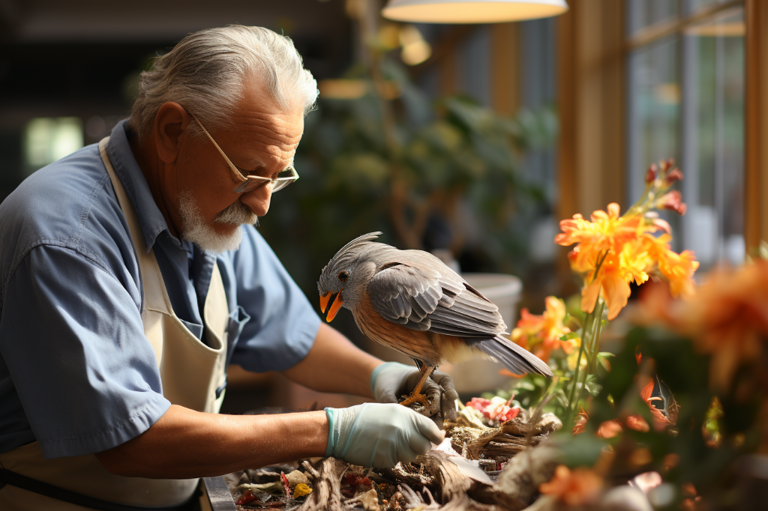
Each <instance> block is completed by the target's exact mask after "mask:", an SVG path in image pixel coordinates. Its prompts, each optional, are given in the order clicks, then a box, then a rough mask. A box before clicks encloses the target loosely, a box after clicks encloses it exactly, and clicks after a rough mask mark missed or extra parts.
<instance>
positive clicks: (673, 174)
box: [667, 168, 683, 184]
mask: <svg viewBox="0 0 768 511" xmlns="http://www.w3.org/2000/svg"><path fill="white" fill-rule="evenodd" d="M682 179H683V173H682V172H681V171H680V169H677V168H675V169H672V170H670V171H669V172H667V184H672V183H674V182H675V181H681V180H682Z"/></svg>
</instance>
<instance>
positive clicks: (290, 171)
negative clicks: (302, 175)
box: [190, 114, 299, 193]
mask: <svg viewBox="0 0 768 511" xmlns="http://www.w3.org/2000/svg"><path fill="white" fill-rule="evenodd" d="M190 115H192V117H193V118H194V119H195V121H197V124H199V125H200V127H201V128H202V129H203V133H205V134H206V135H208V138H209V139H210V140H211V142H213V145H214V146H216V149H218V150H219V152H220V153H221V155H222V156H223V157H224V159H225V160H226V162H227V164H228V165H229V169H230V170H231V171H232V175H233V176H235V179H236V180H237V181H242V182H241V183H240V184H239V185H237V187H235V193H247V192H250V191H253V190H255V189H256V188H258V187H259V186H261V185H263V184H268V183H272V193H275V192H276V191H278V190H282V189H283V188H285V187H286V186H288V185H289V184H291V183H293V182H294V181H296V180H297V179H299V173H298V172H296V169H294V168H293V167H286V168H284V169H283V170H281V171H280V172H278V173H277V175H276V176H275V177H271V178H269V177H264V176H257V175H254V174H248V172H250V171H248V170H245V169H241V168H240V167H238V166H237V165H235V164H234V163H232V160H230V159H229V157H228V156H227V155H226V154H224V151H222V150H221V147H219V144H217V143H216V141H215V140H214V139H213V137H212V136H211V134H210V133H208V130H206V129H205V126H203V125H202V123H201V122H200V121H198V120H197V117H195V116H194V114H190Z"/></svg>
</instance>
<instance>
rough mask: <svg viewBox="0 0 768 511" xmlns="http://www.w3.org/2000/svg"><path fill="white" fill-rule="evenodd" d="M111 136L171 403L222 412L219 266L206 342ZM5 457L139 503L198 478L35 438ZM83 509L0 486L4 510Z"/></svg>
mask: <svg viewBox="0 0 768 511" xmlns="http://www.w3.org/2000/svg"><path fill="white" fill-rule="evenodd" d="M108 140H109V138H108V137H107V138H105V139H103V140H102V141H101V142H100V143H99V150H100V152H101V158H102V160H103V161H104V165H105V166H106V167H107V171H108V172H109V177H110V179H111V180H112V185H113V186H114V189H115V193H116V195H117V198H118V201H119V202H120V206H121V207H122V209H123V213H124V214H125V218H126V220H127V222H128V226H129V228H130V230H131V236H132V237H133V242H134V245H135V247H136V255H137V257H138V260H139V268H140V270H141V280H142V282H143V284H144V310H143V311H142V314H141V319H142V321H143V323H144V333H145V335H146V337H147V339H149V342H150V343H151V344H152V347H153V348H154V350H155V355H157V363H158V366H159V368H160V377H161V379H162V383H163V395H164V396H165V397H166V398H167V399H168V400H169V401H170V402H171V403H173V404H178V405H181V406H185V407H187V408H192V409H194V410H198V411H203V412H210V413H218V411H219V409H220V408H221V402H222V401H223V399H224V393H223V392H222V393H221V396H219V397H218V398H217V397H216V389H217V388H223V385H224V382H225V378H226V376H225V362H226V348H227V346H226V341H225V339H226V337H225V333H226V326H227V323H228V318H229V314H228V310H227V300H226V295H225V293H224V284H223V283H222V280H221V275H220V274H219V270H218V267H217V266H216V265H214V267H213V276H212V278H211V284H210V287H209V289H208V296H207V297H206V300H205V305H204V307H203V320H204V324H205V334H204V335H205V336H206V337H205V338H206V340H207V341H208V345H207V346H206V345H205V344H204V343H202V342H200V340H198V339H197V337H195V336H194V335H193V334H192V332H190V331H189V330H188V329H187V328H186V327H185V326H184V324H183V323H182V322H181V321H180V320H179V318H178V317H176V315H175V314H174V313H173V309H172V307H171V302H170V299H169V298H168V292H167V290H166V288H165V283H164V282H163V277H162V275H161V273H160V268H159V266H158V265H157V259H156V258H155V254H154V252H151V251H150V252H149V253H148V252H147V249H146V244H145V243H144V236H143V235H142V231H141V227H140V225H139V221H138V218H137V216H136V212H135V211H134V209H133V205H132V204H131V201H130V200H129V199H128V196H127V195H126V193H125V189H124V188H123V185H122V184H121V183H120V180H119V179H118V178H117V175H116V174H115V171H114V169H113V168H112V164H111V163H110V161H109V157H108V156H107V151H106V146H107V141H108ZM0 465H2V467H3V468H5V469H8V470H12V471H14V472H17V473H19V474H23V475H26V476H28V477H32V478H34V479H37V480H39V481H43V482H46V483H49V484H52V485H54V486H58V487H60V488H65V489H68V490H71V491H74V492H77V493H80V494H83V495H88V496H91V497H94V498H97V499H101V500H106V501H110V502H118V503H121V504H129V505H134V506H148V507H152V506H171V505H176V504H181V503H183V502H185V501H186V500H187V499H188V498H189V497H190V496H191V495H192V494H193V492H194V490H195V488H196V486H197V484H198V481H199V480H198V479H145V478H140V477H122V476H117V475H114V474H112V473H110V472H108V471H107V470H106V469H104V467H103V466H102V465H101V463H99V461H98V460H97V459H96V457H95V456H94V455H86V456H74V457H67V458H54V459H51V460H46V459H45V458H43V455H42V451H41V449H40V446H39V444H38V443H37V442H34V443H32V444H28V445H24V446H22V447H19V448H17V449H14V450H12V451H10V452H6V453H2V454H0ZM40 509H46V510H56V511H59V510H60V511H76V510H77V511H82V510H85V509H87V508H84V507H81V506H76V505H73V504H69V503H66V502H62V501H59V500H55V499H51V498H49V497H44V496H42V495H39V494H36V493H32V492H29V491H26V490H22V489H19V488H16V487H13V486H10V485H7V486H5V487H4V488H2V489H0V510H2V511H17V510H18V511H22V510H23V511H30V510H40Z"/></svg>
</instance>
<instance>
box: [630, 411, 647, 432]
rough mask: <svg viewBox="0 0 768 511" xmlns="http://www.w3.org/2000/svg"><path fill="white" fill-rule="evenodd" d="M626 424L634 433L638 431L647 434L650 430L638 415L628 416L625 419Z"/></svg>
mask: <svg viewBox="0 0 768 511" xmlns="http://www.w3.org/2000/svg"><path fill="white" fill-rule="evenodd" d="M626 422H627V427H628V428H629V429H634V430H635V431H640V432H641V433H647V432H648V431H650V429H651V427H650V426H649V425H648V423H647V422H646V421H645V419H643V418H642V416H640V415H630V416H629V417H627V421H626Z"/></svg>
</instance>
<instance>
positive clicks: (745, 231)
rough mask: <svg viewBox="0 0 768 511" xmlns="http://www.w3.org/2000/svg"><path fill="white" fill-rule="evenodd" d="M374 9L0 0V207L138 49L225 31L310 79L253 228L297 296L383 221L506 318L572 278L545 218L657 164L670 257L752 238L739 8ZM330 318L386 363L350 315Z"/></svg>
mask: <svg viewBox="0 0 768 511" xmlns="http://www.w3.org/2000/svg"><path fill="white" fill-rule="evenodd" d="M383 5H384V2H382V1H380V0H281V1H280V2H267V1H260V2H254V1H245V0H219V1H218V2H202V1H198V0H184V1H181V0H155V1H152V2H150V1H147V0H134V1H132V2H122V3H114V4H110V5H105V3H104V2H96V1H93V0H69V1H67V2H54V1H52V0H0V90H1V91H2V94H0V200H1V199H2V198H4V197H5V196H7V195H8V194H9V193H10V192H11V191H12V190H13V189H14V188H15V187H16V186H17V185H18V184H19V183H20V182H21V181H22V180H23V179H24V178H25V177H27V176H29V175H30V174H31V173H33V172H35V171H36V170H37V169H39V168H41V167H43V166H45V165H47V164H49V163H51V162H53V161H55V160H57V159H59V158H61V157H62V156H65V155H67V154H69V153H71V152H73V151H75V150H77V149H79V148H80V147H82V146H83V145H87V144H92V143H96V142H98V141H99V140H100V139H101V138H102V137H104V136H107V135H108V134H109V132H110V130H111V129H112V127H113V126H114V125H115V124H116V123H117V122H118V121H119V120H120V119H123V118H125V117H126V116H127V115H128V113H129V111H130V105H131V103H132V100H133V96H134V94H135V90H136V83H137V77H138V74H139V73H140V72H141V71H142V70H144V69H147V68H148V66H150V64H151V62H152V59H153V57H155V56H157V55H159V54H163V53H164V52H167V51H168V50H169V49H170V48H172V47H173V45H174V44H175V43H176V42H178V41H179V40H180V39H181V38H183V37H184V36H185V35H186V34H188V33H190V32H194V31H196V30H199V29H203V28H207V27H213V26H222V25H227V24H232V23H239V24H245V25H259V26H264V27H267V28H270V29H273V30H275V31H277V32H280V33H283V34H285V35H287V36H289V37H290V38H291V39H292V40H293V41H294V43H295V45H296V47H297V49H298V51H299V53H300V54H301V55H302V56H303V58H304V62H305V65H306V67H307V68H308V69H309V70H310V71H311V72H312V73H313V74H314V76H315V78H316V79H317V80H318V83H319V88H320V99H319V102H318V107H317V109H316V110H315V111H314V112H312V113H310V114H309V115H308V117H307V119H306V129H305V136H304V139H303V140H302V143H301V145H300V146H299V151H298V154H297V156H296V168H297V170H298V172H299V174H300V175H301V180H300V181H299V182H298V183H297V185H295V186H292V187H289V188H287V189H286V190H285V191H283V192H281V193H280V194H279V195H278V196H277V197H275V200H273V203H272V209H271V210H270V213H269V215H267V216H266V217H265V218H264V219H263V220H262V222H261V226H260V228H259V229H260V231H261V232H262V234H263V235H264V236H265V238H266V239H267V240H268V241H269V243H270V244H271V245H272V247H273V248H274V250H275V252H276V253H277V254H278V256H279V257H280V258H281V260H282V261H283V263H284V264H285V266H286V267H287V268H288V270H289V272H290V273H291V274H292V275H293V276H294V278H295V279H296V281H297V282H298V284H299V285H300V286H301V287H302V289H304V290H305V292H306V294H307V296H308V297H309V299H310V300H311V301H313V303H314V302H315V301H316V300H317V298H316V296H317V291H316V285H315V282H316V279H317V277H318V276H319V274H320V271H321V269H322V267H323V266H324V265H325V263H326V262H327V261H328V259H329V258H330V257H331V256H333V254H334V253H335V252H336V250H337V249H338V248H340V247H341V246H342V245H343V244H344V243H346V242H347V241H349V240H350V239H352V238H353V237H355V236H358V235H360V234H362V233H365V232H369V231H374V230H381V231H383V233H384V234H383V236H382V241H384V242H387V243H390V244H393V245H396V246H398V247H400V248H422V249H425V250H431V251H435V252H436V253H438V254H440V255H441V257H443V258H444V259H445V260H446V261H448V262H450V263H451V264H455V265H457V267H459V268H460V269H461V270H462V271H463V272H467V273H469V274H476V273H479V274H483V275H479V276H476V278H479V279H480V280H482V282H483V285H484V286H485V287H486V289H488V291H487V292H488V293H489V295H491V294H493V293H498V296H495V297H494V298H495V299H498V300H502V301H504V303H505V304H506V303H508V304H509V305H508V306H507V305H505V307H507V308H506V309H505V311H506V312H505V315H506V316H507V317H506V318H505V319H507V323H508V325H509V326H510V328H511V327H513V326H514V323H515V322H516V320H517V312H518V310H519V308H520V307H523V306H526V307H529V309H530V310H531V312H534V313H539V312H541V310H542V309H543V307H544V300H543V299H544V297H545V296H547V295H551V294H558V295H560V296H567V295H568V294H569V292H572V291H575V290H576V283H575V281H573V280H572V277H571V274H570V271H569V269H568V266H567V260H566V258H565V253H566V252H567V250H566V249H563V248H561V247H557V246H556V245H555V244H554V243H553V238H554V236H555V235H556V234H557V232H559V228H558V222H559V220H560V219H563V218H569V217H571V216H572V215H573V214H574V213H582V214H584V215H585V216H587V215H589V214H590V213H591V212H592V211H594V210H596V209H605V207H606V205H607V204H608V203H609V202H618V203H619V204H621V205H622V207H623V209H626V208H628V207H629V205H631V204H632V203H634V201H635V200H636V199H637V198H638V197H639V196H640V194H641V193H642V191H643V187H644V182H643V176H644V173H645V169H646V168H647V167H648V166H649V165H650V164H651V163H653V162H656V161H658V160H660V159H667V158H674V159H675V160H676V161H677V162H678V164H679V165H680V168H681V170H682V171H683V173H684V174H685V179H684V181H683V182H682V192H683V198H684V200H685V202H686V203H687V204H688V213H687V214H686V215H685V216H684V217H676V216H674V217H673V216H672V215H670V216H669V218H667V220H668V221H670V222H671V223H672V226H673V233H674V239H675V243H676V246H675V247H673V248H675V250H678V251H680V250H683V249H691V250H694V251H695V253H696V256H697V258H698V259H699V261H701V263H702V270H701V272H706V270H707V269H709V268H712V267H713V266H715V265H717V264H719V263H722V262H730V263H734V264H736V263H739V262H741V261H742V260H743V259H744V257H745V255H746V253H747V251H748V249H749V247H752V246H755V245H756V244H757V241H758V240H759V239H761V238H762V239H766V238H768V236H766V230H768V213H766V211H768V206H765V205H763V204H762V202H763V201H762V200H761V198H762V196H764V194H763V193H762V190H763V189H764V187H765V186H766V185H765V182H766V181H768V178H767V177H766V176H768V170H766V164H767V163H768V156H767V155H766V154H765V152H766V149H765V147H766V146H768V143H765V142H763V143H761V141H765V140H766V138H768V137H766V133H768V128H766V126H768V114H766V107H765V104H766V103H768V102H766V101H762V102H761V101H760V98H761V97H762V94H761V92H760V91H761V90H765V86H766V85H768V83H766V82H768V78H766V77H765V76H764V75H765V72H764V71H762V70H761V66H759V63H760V62H761V60H760V58H759V56H760V55H763V60H762V62H763V65H762V68H765V67H766V66H765V65H764V63H765V58H768V57H766V55H768V49H766V47H768V44H767V43H766V38H768V35H766V34H768V25H767V24H766V15H765V7H763V8H762V11H761V9H760V7H759V0H568V5H569V7H570V9H569V11H568V12H567V13H565V14H563V15H561V16H557V17H554V18H546V19H539V20H530V21H522V22H516V23H500V24H488V25H482V24H481V25H450V24H449V25H438V24H409V23H398V22H393V21H389V20H386V19H384V18H382V17H381V16H380V11H381V8H382V7H383ZM761 13H762V14H761ZM761 27H762V33H763V35H762V38H761V36H760V30H759V29H760V28H761ZM748 28H749V29H748ZM760 51H762V52H763V53H762V54H761V53H759V52H760ZM750 62H751V63H752V64H750ZM748 98H751V99H750V100H748ZM750 101H751V102H750ZM747 105H751V106H750V107H749V108H748V107H747ZM761 147H762V149H761ZM750 151H751V152H750ZM761 176H762V180H761ZM761 186H762V187H763V188H761ZM745 191H746V193H745ZM487 274H493V275H496V276H497V277H495V278H490V280H488V279H489V277H488V275H487ZM510 276H511V277H510ZM483 279H485V280H483ZM334 326H336V327H337V328H339V329H340V330H342V331H343V332H344V333H345V334H346V335H348V336H349V337H350V338H352V339H353V340H354V341H355V342H357V343H358V344H360V345H361V346H363V347H365V348H366V349H371V350H372V351H374V352H376V353H377V354H379V355H380V356H384V357H389V354H387V353H382V352H380V351H377V348H376V347H373V346H369V345H368V343H367V341H366V340H365V339H362V338H360V336H359V334H358V333H357V329H356V327H355V326H354V324H353V322H352V320H351V316H350V315H349V314H340V315H339V317H338V318H337V319H336V320H335V322H334ZM230 380H231V384H230V390H229V392H230V395H229V397H228V401H227V403H226V404H225V411H226V410H228V411H242V410H245V409H251V408H255V407H262V406H282V407H288V408H302V407H303V408H306V407H310V406H312V405H313V403H314V402H315V401H320V406H326V405H329V404H330V405H334V404H335V405H338V404H340V402H341V401H343V402H352V401H349V399H350V398H346V397H343V396H322V395H315V394H313V393H309V392H306V391H303V390H301V389H297V388H295V387H293V386H291V385H289V384H288V383H287V382H286V381H285V380H283V379H282V378H280V377H279V376H276V375H271V374H268V375H261V376H258V377H250V378H246V377H244V376H243V375H241V374H240V373H239V372H238V371H237V370H236V369H233V371H232V373H231V377H230ZM486 385H493V383H487V384H486ZM240 390H242V392H241V391H240ZM467 390H470V389H467ZM471 390H473V391H474V390H475V389H471Z"/></svg>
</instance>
